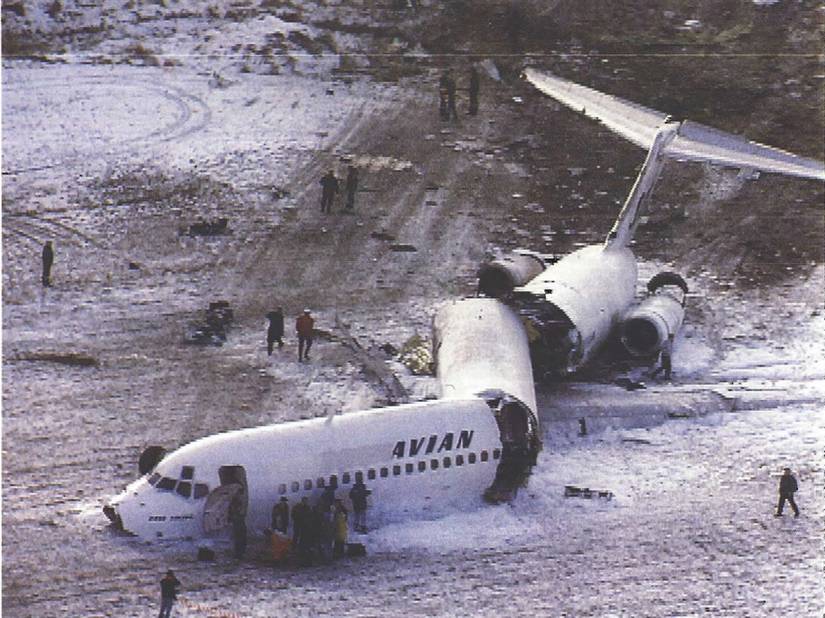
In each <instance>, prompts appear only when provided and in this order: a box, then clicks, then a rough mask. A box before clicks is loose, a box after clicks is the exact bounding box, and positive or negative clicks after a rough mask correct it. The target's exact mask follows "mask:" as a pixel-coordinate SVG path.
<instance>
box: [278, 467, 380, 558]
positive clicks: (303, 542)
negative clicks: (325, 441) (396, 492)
mask: <svg viewBox="0 0 825 618" xmlns="http://www.w3.org/2000/svg"><path fill="white" fill-rule="evenodd" d="M336 489H337V486H336V484H334V483H332V484H330V485H327V487H326V488H325V489H324V491H323V493H322V494H321V497H320V498H319V499H318V502H317V503H316V504H315V505H310V503H309V498H307V497H306V496H304V497H303V498H301V501H300V502H298V503H297V504H295V505H294V506H293V507H292V509H290V508H289V500H288V499H287V498H286V496H283V497H281V499H280V500H279V501H278V502H276V503H275V505H274V506H273V507H272V533H273V534H272V553H273V557H274V558H275V560H276V562H278V561H280V560H282V559H283V558H285V557H286V554H287V552H288V550H289V547H288V546H286V545H285V544H284V539H285V538H286V537H288V535H289V529H290V524H291V526H292V543H291V550H292V552H293V553H294V554H295V555H296V556H297V557H298V560H299V562H300V563H301V564H304V565H309V564H312V562H313V559H317V560H320V561H322V562H328V561H330V560H332V559H335V558H341V557H342V556H344V554H345V550H346V547H347V539H348V536H349V511H348V510H347V508H346V506H345V505H344V501H343V499H341V498H338V497H336V495H335V490H336ZM369 494H370V490H368V489H367V488H366V486H365V485H364V483H363V481H356V483H355V485H353V487H352V489H350V492H349V497H350V501H351V503H352V510H353V513H354V519H355V526H354V529H355V531H356V532H366V531H367V527H366V511H367V496H368V495H369Z"/></svg>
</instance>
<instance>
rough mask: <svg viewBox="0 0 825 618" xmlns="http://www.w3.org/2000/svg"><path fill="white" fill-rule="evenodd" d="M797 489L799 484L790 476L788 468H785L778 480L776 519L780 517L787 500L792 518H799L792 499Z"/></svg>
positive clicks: (797, 509)
mask: <svg viewBox="0 0 825 618" xmlns="http://www.w3.org/2000/svg"><path fill="white" fill-rule="evenodd" d="M798 489H799V484H798V483H797V482H796V477H795V476H794V475H793V474H791V469H790V468H785V469H784V470H783V471H782V476H781V477H780V479H779V504H778V505H777V507H776V514H775V515H776V517H782V509H784V508H785V500H787V501H788V502H789V503H790V505H791V508H792V509H793V516H794V517H799V508H798V507H797V506H796V502H795V501H794V499H793V495H794V494H795V493H796V492H797V490H798Z"/></svg>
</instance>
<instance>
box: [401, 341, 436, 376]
mask: <svg viewBox="0 0 825 618" xmlns="http://www.w3.org/2000/svg"><path fill="white" fill-rule="evenodd" d="M398 360H399V361H401V363H402V364H403V365H404V366H405V367H406V368H407V369H409V370H410V371H412V373H413V374H414V375H417V376H420V375H430V374H432V372H433V355H432V352H431V351H430V342H429V341H427V340H426V339H424V338H423V337H420V336H419V335H413V336H412V337H410V338H409V339H407V341H406V343H404V345H403V346H401V356H400V357H399V359H398Z"/></svg>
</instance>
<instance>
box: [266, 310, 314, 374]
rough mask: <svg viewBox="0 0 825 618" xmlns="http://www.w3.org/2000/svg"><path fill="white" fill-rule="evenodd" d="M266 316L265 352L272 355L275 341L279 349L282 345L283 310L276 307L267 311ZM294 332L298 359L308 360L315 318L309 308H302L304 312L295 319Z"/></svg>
mask: <svg viewBox="0 0 825 618" xmlns="http://www.w3.org/2000/svg"><path fill="white" fill-rule="evenodd" d="M266 317H267V319H268V320H269V326H268V327H267V329H266V352H267V354H268V355H269V356H272V350H273V349H274V348H275V344H276V343H277V344H278V348H279V349H280V348H282V347H284V310H283V308H282V307H278V308H277V309H275V311H270V312H269V313H267V314H266ZM295 333H296V334H297V335H298V360H299V361H308V360H309V350H310V348H311V347H312V341H313V338H314V336H315V318H313V317H312V312H311V311H310V310H309V309H304V312H303V313H302V314H301V315H299V316H298V317H297V318H296V319H295Z"/></svg>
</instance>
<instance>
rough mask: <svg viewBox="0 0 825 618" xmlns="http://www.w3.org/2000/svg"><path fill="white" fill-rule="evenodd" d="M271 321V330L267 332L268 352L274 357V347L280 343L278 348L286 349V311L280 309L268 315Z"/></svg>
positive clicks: (268, 329)
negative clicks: (276, 343)
mask: <svg viewBox="0 0 825 618" xmlns="http://www.w3.org/2000/svg"><path fill="white" fill-rule="evenodd" d="M266 317H267V318H268V319H269V328H267V331H266V352H267V354H268V355H269V356H272V347H273V345H274V344H275V342H276V341H277V342H278V347H279V348H282V347H284V310H283V309H281V307H278V308H277V309H276V310H275V311H270V312H269V313H267V314H266Z"/></svg>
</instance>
